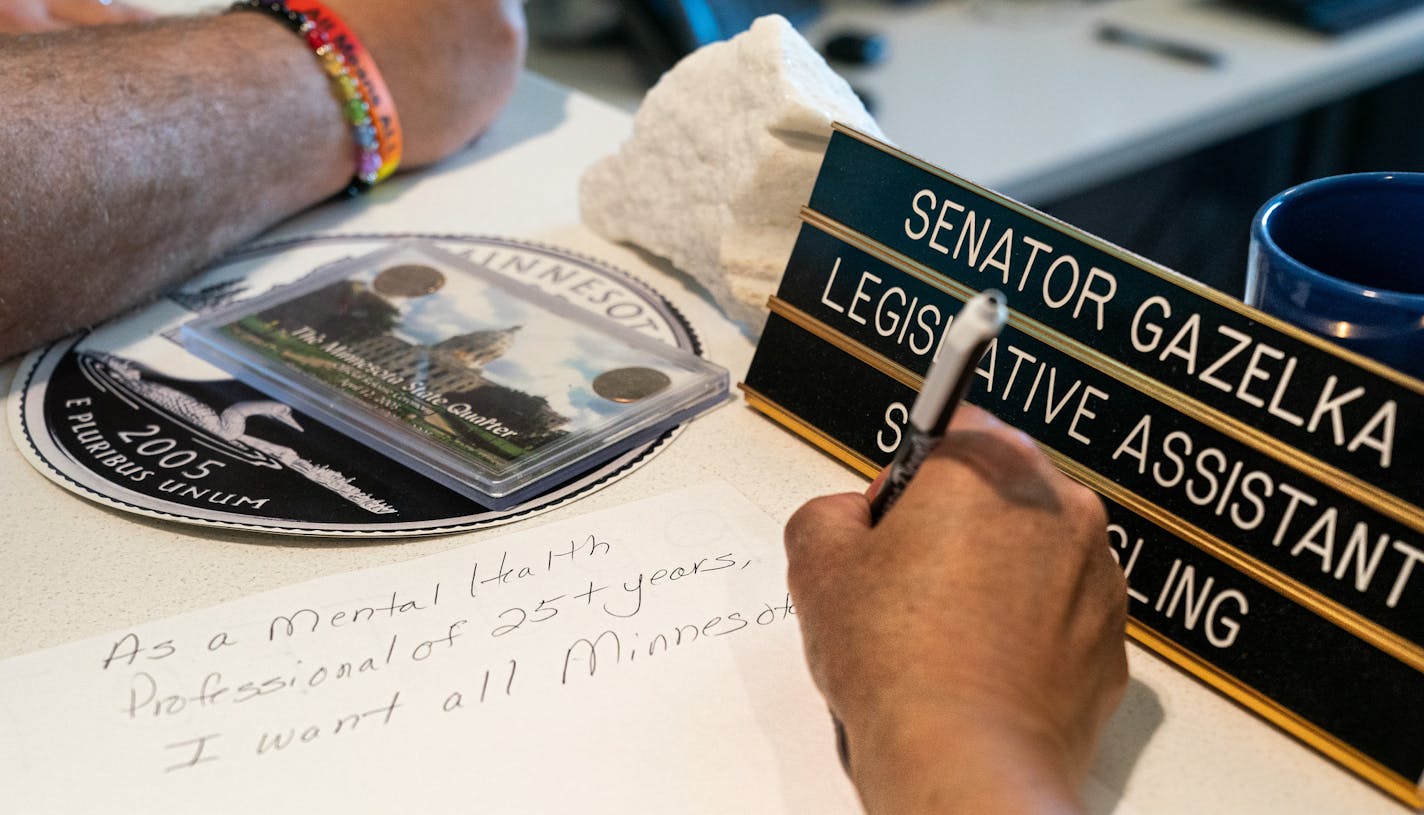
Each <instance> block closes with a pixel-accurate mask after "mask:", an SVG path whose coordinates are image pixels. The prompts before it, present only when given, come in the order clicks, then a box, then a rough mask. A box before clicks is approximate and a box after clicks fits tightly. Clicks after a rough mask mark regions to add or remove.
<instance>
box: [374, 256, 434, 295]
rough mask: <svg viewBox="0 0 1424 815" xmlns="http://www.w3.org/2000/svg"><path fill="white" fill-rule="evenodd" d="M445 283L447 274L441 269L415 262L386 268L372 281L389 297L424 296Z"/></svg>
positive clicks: (377, 288) (375, 286) (376, 287)
mask: <svg viewBox="0 0 1424 815" xmlns="http://www.w3.org/2000/svg"><path fill="white" fill-rule="evenodd" d="M444 285H445V275H443V274H441V272H440V270H439V269H435V268H432V267H430V266H421V265H419V264H415V263H407V264H404V265H401V266H392V267H391V268H389V269H385V270H383V271H382V272H381V273H380V274H378V275H376V279H375V281H373V283H372V287H373V288H375V290H376V291H378V292H380V293H381V294H384V295H386V296H388V297H423V296H425V295H427V294H432V293H434V292H437V291H439V290H440V287H441V286H444Z"/></svg>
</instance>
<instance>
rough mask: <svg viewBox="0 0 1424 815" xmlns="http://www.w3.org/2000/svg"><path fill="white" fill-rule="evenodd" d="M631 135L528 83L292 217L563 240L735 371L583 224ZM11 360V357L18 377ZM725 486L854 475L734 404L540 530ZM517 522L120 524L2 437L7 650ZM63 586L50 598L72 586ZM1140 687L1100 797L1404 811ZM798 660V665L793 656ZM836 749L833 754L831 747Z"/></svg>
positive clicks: (1221, 715) (1222, 712)
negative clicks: (319, 537)
mask: <svg viewBox="0 0 1424 815" xmlns="http://www.w3.org/2000/svg"><path fill="white" fill-rule="evenodd" d="M628 131H629V120H628V117H627V116H626V115H625V114H623V113H622V112H619V111H617V110H615V109H612V108H609V107H607V106H605V105H603V104H601V103H598V102H596V101H594V100H592V99H589V98H587V97H585V96H582V95H579V94H570V93H568V92H566V91H563V90H561V89H559V88H557V87H554V86H551V85H549V84H547V83H545V82H543V81H541V80H539V79H537V78H532V77H529V76H526V77H525V78H524V80H523V81H522V82H521V84H520V87H519V90H518V92H517V94H516V96H515V99H514V101H513V102H512V104H511V105H510V107H509V109H508V110H507V111H506V113H505V115H504V116H503V118H502V119H501V120H500V121H499V122H498V124H497V125H496V126H495V127H494V129H493V130H492V131H491V132H490V133H489V134H488V135H487V136H486V137H485V138H483V139H482V140H481V141H480V142H479V143H478V144H477V145H475V146H474V147H473V148H472V149H470V150H469V151H467V152H466V153H464V154H462V155H459V156H456V157H454V158H453V159H451V160H449V161H447V162H445V163H444V164H443V165H441V166H440V167H438V168H434V169H431V170H428V171H424V172H419V173H415V174H412V175H405V176H401V177H399V178H397V179H396V180H394V181H393V182H390V183H388V184H387V185H384V186H383V187H381V188H378V189H377V190H376V191H375V192H374V193H373V194H372V195H370V196H368V197H366V198H365V199H362V200H360V201H356V202H346V203H340V204H334V205H328V206H326V207H324V208H321V209H318V210H315V211H313V212H310V213H308V214H306V215H304V216H302V217H300V218H298V219H296V220H295V221H293V222H291V223H288V224H287V225H285V226H284V227H282V228H281V230H280V231H281V232H282V233H287V234H299V233H310V232H313V231H342V232H348V231H363V230H377V231H416V230H419V231H441V232H444V231H448V232H458V233H483V234H504V235H509V236H518V237H524V238H529V239H534V240H539V241H546V242H549V243H552V244H557V245H563V246H565V247H569V248H572V249H575V250H579V251H582V252H586V253H590V254H593V255H595V256H598V257H601V258H604V259H606V260H607V261H609V262H611V263H613V264H615V265H618V266H621V267H622V268H625V269H627V270H629V271H630V272H632V273H634V274H636V275H638V276H639V277H641V278H643V279H645V280H647V281H649V282H651V283H652V284H653V285H654V286H655V287H657V288H658V289H660V290H661V291H662V292H663V293H664V294H665V295H666V296H668V297H669V298H670V299H671V300H672V301H673V302H674V303H675V305H676V306H677V307H678V308H680V309H682V311H683V313H684V314H685V315H687V317H688V319H689V320H690V321H691V323H692V324H693V326H694V327H695V329H696V330H697V331H698V333H699V334H700V335H701V336H702V337H703V339H704V341H705V343H706V348H707V352H708V356H710V357H711V358H712V359H713V360H715V361H717V362H719V363H721V364H722V365H725V366H727V367H728V368H729V369H730V370H731V371H732V374H733V376H734V377H740V376H741V374H742V373H744V372H745V370H746V367H747V364H748V362H749V360H750V358H751V354H752V345H751V343H750V342H749V341H748V340H747V339H746V338H744V337H743V336H742V335H741V334H740V333H738V332H737V331H736V330H735V329H734V328H733V327H732V325H731V324H730V323H729V322H728V321H727V320H726V319H725V318H724V317H722V316H721V314H720V313H719V312H718V311H716V310H715V309H714V308H713V307H712V306H710V305H709V304H708V303H707V302H705V301H704V300H702V299H700V298H699V297H698V296H697V295H695V294H694V293H693V292H692V291H691V290H689V289H688V288H687V287H686V286H685V285H684V283H683V282H682V280H681V279H679V278H676V277H673V276H669V275H668V274H666V273H664V272H662V271H659V270H658V269H656V268H653V267H651V266H649V265H647V264H646V263H644V262H643V261H641V260H640V259H639V257H638V256H637V255H636V254H634V253H633V252H631V251H629V250H627V249H625V248H622V247H618V246H613V245H610V244H608V243H607V242H605V241H603V240H602V239H600V238H599V237H597V236H596V235H594V234H592V233H591V232H589V231H588V230H587V229H585V228H584V227H583V226H582V225H581V224H580V222H579V218H578V210H577V204H576V195H575V179H576V178H577V177H578V175H579V172H580V171H581V170H582V168H583V167H584V166H586V165H587V164H588V163H589V162H591V161H592V160H594V159H595V158H596V157H598V156H600V155H602V154H604V153H606V152H608V151H611V150H613V149H614V148H615V146H616V145H617V144H618V142H619V141H620V140H621V139H622V138H623V137H624V136H625V134H627V133H628ZM15 369H16V364H15V363H14V362H13V361H12V362H10V363H8V364H5V365H3V366H0V384H6V385H8V382H9V380H10V379H11V378H12V377H13V375H14V372H15ZM713 476H717V477H721V478H723V479H726V480H727V481H729V482H731V483H732V484H734V485H737V486H738V487H739V488H740V489H741V490H742V491H743V492H744V493H745V494H746V495H747V496H748V497H750V498H751V499H752V500H753V501H754V502H755V503H757V504H759V505H760V506H761V507H762V508H763V509H765V510H766V511H767V512H768V513H769V514H771V515H772V516H773V517H775V518H777V519H778V520H784V519H785V518H786V517H788V516H789V515H790V513H791V512H792V511H793V510H794V509H795V507H796V506H798V505H799V504H800V503H801V502H802V501H804V500H805V499H807V498H809V497H811V496H813V495H816V494H820V493H824V492H829V491H840V490H850V489H860V488H863V486H864V481H863V479H861V478H859V477H858V476H855V475H853V474H852V473H851V472H849V471H848V470H846V469H844V468H843V467H841V466H840V465H838V464H836V463H835V462H833V461H831V460H830V459H828V458H826V457H825V456H823V455H822V454H821V453H819V452H818V451H816V450H815V449H813V448H812V447H811V446H810V445H808V444H805V443H803V442H801V441H800V440H798V439H797V438H795V437H793V436H791V435H790V434H789V433H787V432H786V431H783V430H781V429H780V428H778V427H776V426H774V425H773V424H771V423H770V422H769V421H767V420H765V419H763V418H761V417H760V416H759V415H757V414H755V413H753V412H752V411H751V410H750V409H749V408H747V407H746V406H745V405H744V404H742V403H741V402H740V400H735V401H733V402H732V403H730V404H727V405H725V406H723V407H721V408H719V409H717V410H716V411H714V412H713V413H711V414H710V415H707V416H705V417H703V418H701V419H698V420H697V421H695V422H694V423H693V424H692V425H691V427H690V428H689V429H688V430H687V432H685V433H683V434H682V435H681V436H680V437H679V438H677V439H676V440H675V441H674V442H673V443H672V444H671V445H669V447H668V448H667V449H665V450H664V451H663V452H661V453H660V454H659V455H658V456H656V458H655V459H654V460H653V461H651V462H650V463H648V464H647V465H646V466H644V467H643V468H641V469H639V470H637V471H636V472H635V473H633V474H632V475H630V476H629V477H627V478H625V479H623V480H621V481H618V482H617V483H614V484H612V485H610V486H608V487H607V488H605V489H603V490H601V491H599V492H596V493H593V494H591V495H588V496H586V497H584V498H581V499H580V500H578V501H575V502H573V503H572V504H571V505H569V506H566V507H563V508H560V509H558V510H556V511H555V512H554V513H550V514H546V515H543V516H541V517H539V518H536V519H533V520H530V521H526V522H524V523H525V525H533V524H539V523H543V522H545V521H547V520H550V519H553V518H556V517H567V516H569V515H573V514H582V513H585V512H588V511H590V510H593V509H597V508H601V507H606V506H610V505H614V504H617V503H620V502H626V501H629V500H632V499H635V498H638V497H642V496H646V495H651V494H655V493H658V492H662V491H666V490H671V489H674V488H677V487H682V486H687V485H691V484H696V483H699V482H701V481H703V480H704V479H706V478H709V477H713ZM507 528H508V527H500V528H496V529H493V530H485V531H480V532H473V533H467V534H457V535H449V536H444V537H434V538H418V539H411V540H408V541H403V542H387V543H379V544H372V543H363V544H360V545H347V544H342V543H335V542H326V543H323V542H312V541H310V540H302V539H294V538H284V537H280V536H274V535H267V534H244V533H238V532H226V531H215V530H209V529H203V528H198V527H190V526H183V525H177V524H172V523H164V522H159V521H155V520H151V519H147V518H140V517H136V516H130V515H125V514H122V513H119V512H116V511H112V510H109V509H105V508H103V507H100V506H98V505H96V504H92V503H89V502H87V501H84V500H82V499H80V498H78V497H75V496H74V495H72V494H70V493H69V492H67V491H65V490H63V489H61V488H60V487H58V486H56V485H54V484H52V483H51V482H49V481H48V480H46V479H45V478H44V477H42V476H41V475H40V474H39V473H37V472H35V471H34V470H33V469H32V468H31V467H30V466H29V465H28V464H27V463H26V462H25V461H24V459H23V458H21V455H20V453H19V452H18V451H17V450H16V448H15V445H14V441H13V440H12V439H11V437H10V435H9V434H8V433H0V529H3V530H4V532H3V534H0V575H3V578H0V619H3V620H4V621H5V624H4V625H3V626H0V657H6V656H11V655H15V654H20V653H24V652H27V651H32V650H36V649H40V648H44V647H46V646H51V645H57V644H60V643H63V642H66V641H70V640H75V639H79V638H82V637H86V636H91V635H97V634H100V633H103V632H107V631H111V630H114V629H117V628H120V627H123V626H126V625H129V624H132V623H137V622H140V621H145V620H152V619H158V618H161V617H165V616H169V615H173V614H177V613H180V612H183V611H187V610H192V609H196V608H201V607H205V606H208V605H211V604H215V603H218V602H222V601H225V600H229V599H234V598H237V597H241V596H243V595H246V594H251V593H255V592H258V591H262V590H266V589H270V588H275V587H278V586H283V585H288V584H292V583H296V582H299V581H302V580H306V579H309V578H312V577H316V576H320V575H325V574H333V573H338V572H344V571H349V570H353V569H359V568H363V567H369V566H377V565H382V564H387V563H392V562H396V561H400V560H403V559H407V558H412V557H416V556H420V555H424V554H430V553H434V552H438V551H444V550H446V549H450V548H453V547H456V546H462V545H466V544H469V543H472V542H478V541H480V540H481V539H485V538H489V537H492V536H497V535H499V534H501V532H502V530H504V529H507ZM61 587H62V589H63V591H59V590H57V589H59V588H61ZM1129 653H1130V659H1131V669H1132V677H1133V681H1132V686H1131V688H1130V690H1129V692H1128V695H1127V699H1126V701H1125V702H1124V704H1123V705H1122V707H1121V708H1120V710H1119V711H1118V713H1117V715H1116V717H1115V718H1114V720H1113V721H1112V723H1111V724H1110V726H1109V727H1108V729H1107V732H1106V734H1105V735H1104V738H1103V743H1102V747H1101V751H1100V758H1099V760H1098V763H1097V766H1096V769H1095V771H1094V776H1093V780H1092V781H1091V782H1090V784H1089V786H1088V789H1087V791H1086V794H1087V797H1088V800H1089V803H1090V806H1091V808H1092V809H1093V810H1094V811H1098V812H1109V811H1116V812H1120V813H1136V812H1141V813H1153V814H1154V815H1168V813H1178V812H1180V813H1203V812H1210V813H1233V812H1241V813H1267V812H1281V813H1301V812H1311V813H1361V812H1381V813H1393V812H1401V811H1403V809H1402V808H1401V807H1399V806H1398V805H1397V804H1394V803H1392V802H1391V800H1390V799H1387V798H1386V797H1385V796H1383V795H1382V794H1380V793H1378V792H1375V791H1374V790H1373V789H1372V788H1370V787H1368V786H1367V785H1365V784H1364V783H1363V782H1360V781H1358V780H1357V779H1355V778H1354V777H1353V776H1351V775H1350V774H1348V773H1347V772H1345V771H1344V770H1341V769H1339V768H1337V767H1336V766H1334V765H1333V764H1331V763H1329V762H1328V761H1326V760H1325V759H1323V758H1321V757H1319V756H1317V755H1316V754H1315V753H1313V752H1311V751H1310V750H1308V749H1307V748H1305V747H1303V746H1301V745H1299V744H1297V743H1296V742H1294V741H1292V740H1291V739H1290V738H1288V737H1286V736H1284V735H1282V734H1280V733H1279V732H1277V731H1275V730H1274V729H1272V728H1271V727H1270V726H1268V725H1266V724H1265V723H1263V722H1261V721H1260V720H1258V719H1256V718H1255V717H1253V716H1252V715H1251V714H1249V713H1246V712H1245V711H1243V710H1241V709H1239V708H1237V707H1236V706H1235V705H1233V704H1232V703H1231V702H1229V701H1226V700H1225V699H1223V698H1221V697H1219V696H1217V695H1216V694H1215V693H1214V692H1212V691H1211V690H1209V689H1207V688H1206V687H1204V686H1202V685H1200V684H1198V683H1197V682H1196V681H1195V680H1193V679H1191V678H1189V677H1188V676H1186V675H1184V674H1182V673H1180V672H1179V671H1177V670H1176V669H1175V668H1173V667H1171V666H1170V665H1168V664H1167V663H1165V662H1163V661H1161V660H1160V659H1158V658H1157V657H1155V656H1153V655H1152V654H1151V653H1148V652H1146V651H1144V650H1142V649H1140V648H1138V647H1136V646H1130V647H1129ZM787 658H788V659H797V660H799V659H800V658H801V655H800V654H799V653H797V654H788V655H787ZM826 749H827V750H830V749H832V746H831V745H830V744H829V743H827V745H826Z"/></svg>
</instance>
